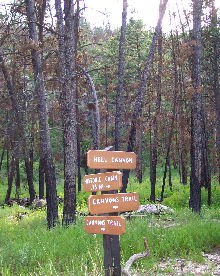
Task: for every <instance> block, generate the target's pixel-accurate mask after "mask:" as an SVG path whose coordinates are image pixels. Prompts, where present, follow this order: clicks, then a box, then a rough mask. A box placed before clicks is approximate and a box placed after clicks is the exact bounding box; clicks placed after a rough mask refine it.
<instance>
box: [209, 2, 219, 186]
mask: <svg viewBox="0 0 220 276" xmlns="http://www.w3.org/2000/svg"><path fill="white" fill-rule="evenodd" d="M217 22H218V18H217V9H216V8H215V6H214V1H212V31H211V33H212V37H211V41H212V48H213V49H212V51H213V60H212V66H213V68H212V70H213V82H212V83H213V91H214V98H215V114H216V148H217V160H218V174H219V177H218V179H219V184H220V85H219V70H218V68H219V62H218V60H219V55H220V50H219V49H220V42H219V35H220V34H219V28H218V26H217Z"/></svg>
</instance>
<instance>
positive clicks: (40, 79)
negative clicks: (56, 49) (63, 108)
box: [25, 0, 58, 228]
mask: <svg viewBox="0 0 220 276" xmlns="http://www.w3.org/2000/svg"><path fill="white" fill-rule="evenodd" d="M25 3H26V11H27V19H28V27H29V36H30V39H31V41H32V42H33V47H32V49H31V56H32V65H33V71H34V80H35V91H34V92H35V93H36V96H37V101H38V105H37V108H38V117H39V127H40V148H41V158H43V164H44V171H45V179H46V199H47V223H48V228H51V227H53V226H55V225H56V223H57V221H58V205H57V191H56V175H55V167H54V163H53V159H52V149H51V144H50V132H49V124H48V110H47V98H46V91H45V86H44V75H43V62H42V55H41V49H40V46H39V36H38V32H37V16H36V10H35V0H26V1H25Z"/></svg>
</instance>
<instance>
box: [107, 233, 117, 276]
mask: <svg viewBox="0 0 220 276" xmlns="http://www.w3.org/2000/svg"><path fill="white" fill-rule="evenodd" d="M103 248H104V269H105V276H120V275H121V263H120V241H119V236H116V235H103Z"/></svg>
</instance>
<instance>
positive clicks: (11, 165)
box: [5, 149, 15, 204]
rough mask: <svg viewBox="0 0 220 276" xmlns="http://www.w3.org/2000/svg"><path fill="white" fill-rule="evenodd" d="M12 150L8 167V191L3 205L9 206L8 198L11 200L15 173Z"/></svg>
mask: <svg viewBox="0 0 220 276" xmlns="http://www.w3.org/2000/svg"><path fill="white" fill-rule="evenodd" d="M13 151H14V149H12V157H11V162H10V166H9V174H8V189H7V193H6V196H5V203H6V204H9V203H10V198H11V190H12V184H13V179H14V172H15V158H14V152H13Z"/></svg>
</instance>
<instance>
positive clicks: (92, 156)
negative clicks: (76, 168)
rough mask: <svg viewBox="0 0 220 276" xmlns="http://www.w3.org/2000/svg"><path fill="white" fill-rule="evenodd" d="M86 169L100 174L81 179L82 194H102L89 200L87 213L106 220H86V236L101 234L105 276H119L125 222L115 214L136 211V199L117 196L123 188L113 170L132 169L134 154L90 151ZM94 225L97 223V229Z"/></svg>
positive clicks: (137, 197)
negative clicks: (96, 170) (99, 192)
mask: <svg viewBox="0 0 220 276" xmlns="http://www.w3.org/2000/svg"><path fill="white" fill-rule="evenodd" d="M110 151H111V152H110ZM87 165H88V167H89V168H92V169H99V168H100V169H101V170H100V173H99V174H97V173H96V174H92V175H88V176H86V177H84V190H85V191H91V192H96V191H101V193H102V195H92V196H90V197H89V199H88V204H89V211H90V213H91V214H92V215H99V214H102V215H103V216H105V217H107V218H108V217H109V219H105V218H103V217H100V219H99V218H98V216H96V217H94V219H92V217H88V218H87V219H86V225H85V230H86V231H87V232H88V233H99V234H100V233H103V249H104V271H105V276H121V263H120V241H119V235H120V234H124V233H125V228H124V222H123V221H121V220H120V219H116V218H117V216H118V213H115V211H116V210H117V211H118V212H121V211H129V210H137V209H138V207H139V196H138V194H137V193H127V194H118V189H120V187H121V185H122V175H121V173H120V172H115V171H114V170H115V169H135V168H136V155H135V153H133V152H122V151H113V147H108V148H106V149H105V150H90V151H88V152H87ZM113 171H114V172H113ZM110 172H113V173H111V174H110ZM110 175H111V176H110ZM112 189H113V190H112ZM110 194H111V195H110ZM116 194H118V195H116ZM112 216H113V217H112ZM97 222H99V223H100V224H99V226H97ZM111 223H113V224H114V228H113V227H111V226H110V225H111ZM109 226H110V228H109ZM104 233H105V234H104ZM112 233H114V235H112Z"/></svg>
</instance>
